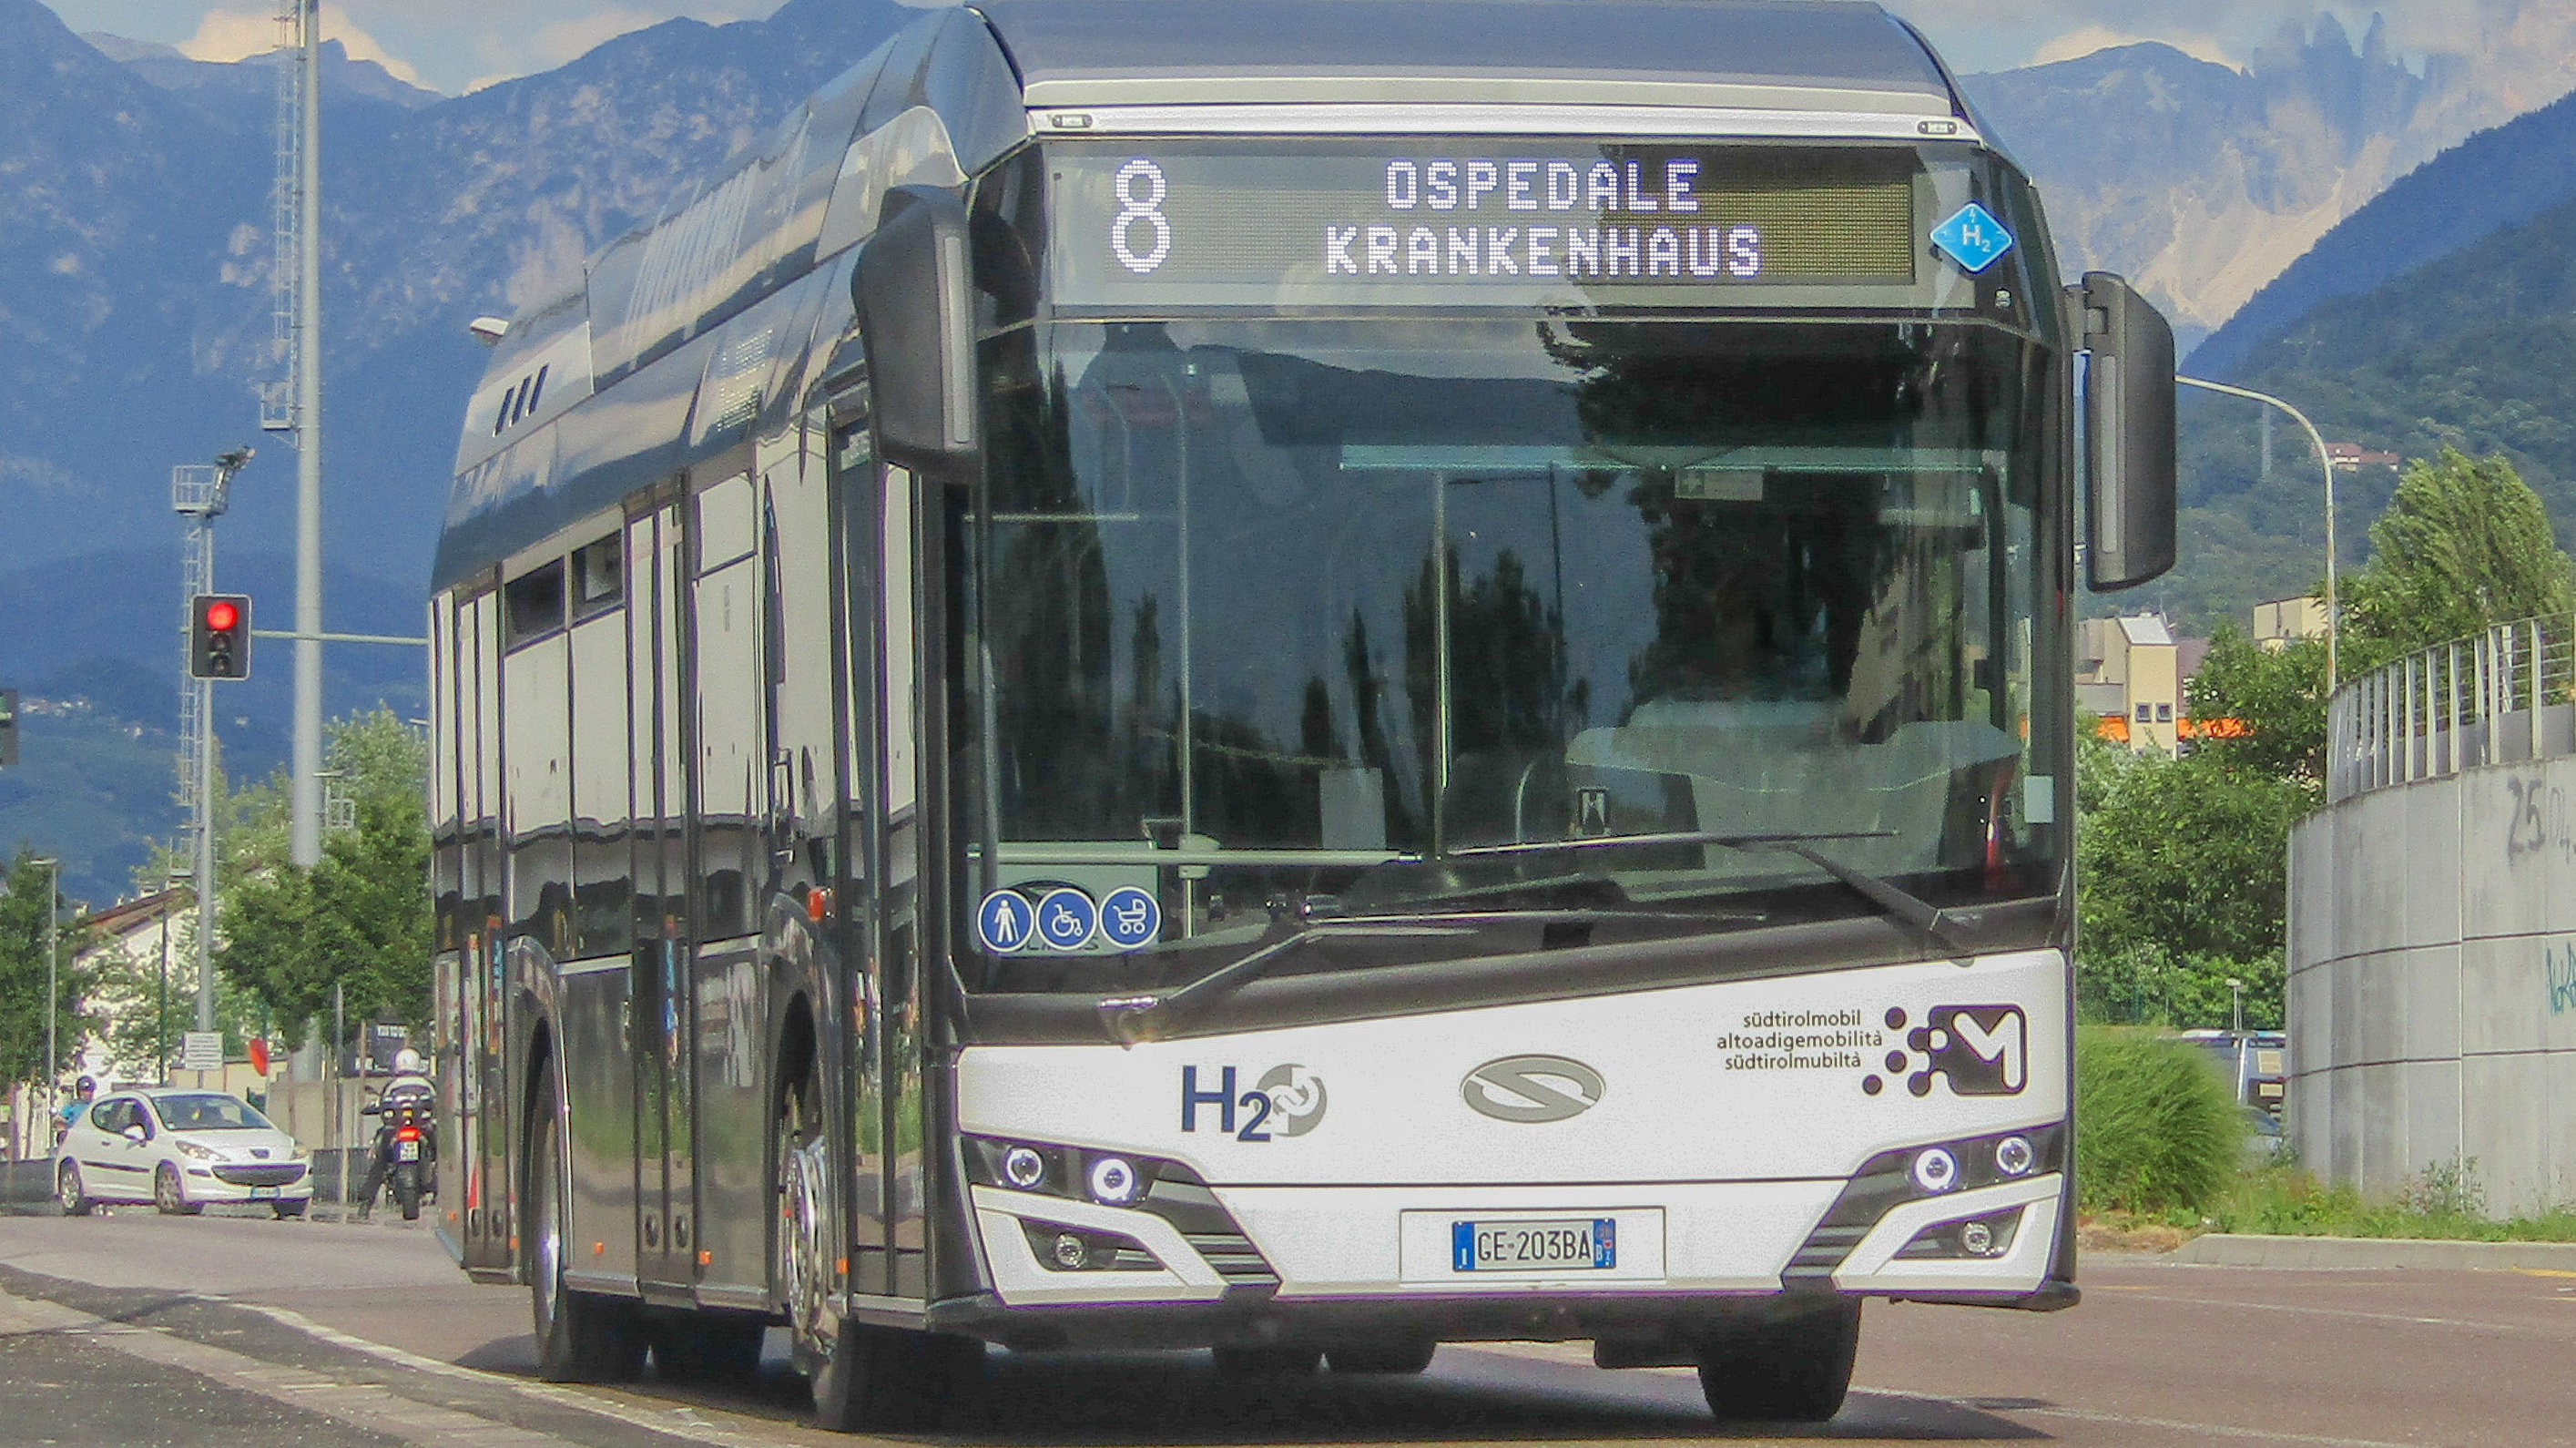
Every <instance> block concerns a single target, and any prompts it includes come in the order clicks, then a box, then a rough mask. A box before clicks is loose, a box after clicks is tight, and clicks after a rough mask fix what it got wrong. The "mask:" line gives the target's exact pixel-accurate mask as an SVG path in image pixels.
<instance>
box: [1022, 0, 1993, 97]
mask: <svg viewBox="0 0 2576 1448" xmlns="http://www.w3.org/2000/svg"><path fill="white" fill-rule="evenodd" d="M975 8H976V9H977V10H978V11H979V12H980V13H982V14H983V15H984V17H985V18H986V20H987V21H988V22H990V23H991V25H992V26H993V29H994V32H995V33H996V34H997V35H999V36H1000V38H1001V41H1002V44H1003V47H1004V48H1005V49H1006V50H1008V51H1009V53H1010V56H1011V59H1012V62H1013V63H1014V64H1015V65H1016V66H1017V67H1018V69H1019V72H1020V79H1021V83H1022V89H1023V93H1024V95H1025V97H1026V100H1027V103H1028V105H1029V106H1030V107H1031V108H1033V109H1057V108H1065V107H1085V106H1114V105H1193V104H1196V105H1208V104H1241V103H1245V102H1252V103H1261V102H1289V103H1333V102H1361V103H1368V102H1375V103H1388V102H1397V101H1415V102H1424V101H1445V102H1452V103H1458V102H1465V103H1474V102H1495V103H1509V102H1520V103H1528V102H1534V101H1535V102H1557V103H1562V102H1566V101H1572V100H1582V101H1588V102H1590V103H1594V104H1599V103H1603V102H1605V101H1606V102H1609V103H1613V104H1616V103H1620V102H1622V101H1625V102H1628V103H1640V102H1645V101H1647V100H1649V99H1651V100H1652V101H1653V102H1654V103H1659V104H1694V103H1696V104H1703V105H1706V104H1717V105H1729V106H1743V105H1767V106H1775V107H1780V106H1798V107H1820V108H1839V109H1870V110H1898V111H1904V112H1914V113H1923V114H1932V115H1943V116H1946V115H1950V114H1952V112H1953V108H1954V105H1955V99H1954V97H1953V96H1952V94H1951V90H1950V85H1949V81H1948V79H1947V77H1946V76H1944V75H1943V73H1942V71H1941V68H1940V65H1939V63H1938V62H1936V61H1935V60H1934V59H1933V58H1932V55H1931V53H1930V51H1929V50H1927V49H1926V48H1925V46H1924V44H1923V42H1922V40H1921V39H1920V38H1919V37H1917V36H1916V35H1915V34H1914V33H1913V32H1912V31H1911V30H1910V29H1908V28H1907V27H1906V26H1905V25H1904V24H1902V23H1901V22H1899V21H1897V20H1896V19H1895V18H1894V17H1892V16H1890V15H1889V14H1888V13H1887V12H1886V11H1885V10H1882V9H1880V8H1879V7H1878V6H1877V5H1875V4H1868V3H1859V0H1218V3H1209V0H981V3H979V4H977V5H976V7H975ZM1533 87H1536V88H1537V89H1536V90H1535V91H1534V90H1533ZM1784 92H1785V93H1784ZM1801 93H1803V94H1801Z"/></svg>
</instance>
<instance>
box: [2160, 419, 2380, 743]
mask: <svg viewBox="0 0 2576 1448" xmlns="http://www.w3.org/2000/svg"><path fill="white" fill-rule="evenodd" d="M2174 381H2175V382H2177V383H2180V384H2181V385H2182V386H2185V387H2197V388H2199V389H2200V390H2201V391H2203V392H2223V393H2225V394H2227V395H2228V396H2230V397H2242V398H2245V399H2247V400H2249V401H2253V402H2260V403H2262V404H2264V405H2265V406H2267V407H2277V408H2279V409H2280V410H2282V411H2283V412H2286V413H2288V414H2289V415H2290V416H2291V417H2292V418H2293V419H2294V420H2296V421H2297V422H2298V424H2299V426H2301V427H2303V428H2306V429H2307V432H2308V441H2309V442H2310V443H2312V444H2314V445H2315V447H2316V450H2317V465H2318V466H2319V467H2321V468H2323V469H2325V475H2326V692H2327V693H2328V694H2332V693H2333V692H2334V691H2335V685H2336V684H2337V683H2338V682H2340V681H2341V677H2342V675H2341V671H2340V669H2339V667H2338V666H2339V664H2340V662H2341V660H2340V659H2339V657H2338V650H2337V641H2338V639H2339V638H2340V636H2341V634H2342V630H2343V615H2342V611H2341V610H2340V609H2339V608H2337V607H2336V604H2335V494H2334V455H2333V454H2331V453H2329V452H2327V451H2326V440H2325V436H2324V435H2323V434H2321V433H2319V432H2318V431H2317V425H2316V424H2315V423H2313V422H2310V421H2308V415H2307V414H2306V413H2304V412H2301V411H2299V410H2298V409H2297V408H2295V407H2292V406H2291V405H2290V404H2288V403H2286V402H2283V401H2282V400H2281V399H2279V398H2277V397H2274V396H2273V395H2272V394H2271V393H2268V392H2257V391H2255V390H2254V389H2253V388H2250V387H2231V386H2229V385H2228V384H2226V383H2224V382H2212V381H2209V380H2208V379H2207V378H2202V377H2176V378H2174Z"/></svg>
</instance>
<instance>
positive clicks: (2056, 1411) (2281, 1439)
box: [1852, 1388, 2422, 1448]
mask: <svg viewBox="0 0 2576 1448" xmlns="http://www.w3.org/2000/svg"><path fill="white" fill-rule="evenodd" d="M1852 1391H1853V1392H1855V1393H1871V1394H1876V1395H1882V1396H1886V1397H1893V1398H1904V1397H1912V1398H1914V1399H1915V1400H1916V1401H1918V1402H1919V1401H1921V1400H1922V1395H1920V1394H1909V1393H1899V1392H1895V1391H1893V1390H1891V1389H1886V1388H1854V1389H1852ZM1941 1401H1945V1402H1948V1403H1951V1404H1953V1405H1955V1406H1957V1407H1961V1408H1970V1409H1974V1410H1975V1411H1977V1412H1980V1413H1997V1414H2005V1415H2010V1416H2015V1417H2022V1416H2027V1417H2033V1418H2068V1419H2072V1420H2073V1421H2075V1422H2078V1423H2106V1424H2110V1425H2113V1426H2116V1427H2121V1428H2155V1429H2160V1430H2162V1431H2164V1432H2167V1433H2188V1434H2192V1435H2195V1436H2198V1437H2203V1438H2239V1439H2245V1440H2247V1441H2250V1442H2256V1443H2312V1444H2316V1445H2319V1448H2422V1445H2420V1444H2412V1443H2392V1442H2388V1441H2385V1440H2383V1439H2379V1438H2338V1437H2335V1436H2333V1435H2332V1434H2327V1433H2292V1432H2287V1431H2285V1430H2282V1429H2279V1428H2239V1427H2237V1426H2235V1425H2234V1424H2232V1423H2186V1422H2184V1421H2182V1420H2181V1419H2179V1418H2139V1417H2133V1416H2131V1415H2129V1414H2127V1413H2097V1412H2093V1411H2091V1410H2089V1409H2085V1408H2055V1407H2050V1408H2023V1407H2012V1408H1990V1407H1985V1406H1982V1405H1980V1404H1979V1403H1978V1401H1977V1400H1976V1399H1974V1398H1948V1399H1943V1400H1941Z"/></svg>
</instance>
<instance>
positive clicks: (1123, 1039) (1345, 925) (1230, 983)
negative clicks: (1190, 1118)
mask: <svg viewBox="0 0 2576 1448" xmlns="http://www.w3.org/2000/svg"><path fill="white" fill-rule="evenodd" d="M1761 918H1762V917H1761V916H1759V915H1748V914H1743V913H1740V912H1709V911H1682V910H1609V909H1573V910H1565V909H1537V910H1470V911H1443V912H1440V913H1437V914H1425V915H1353V916H1346V917H1343V918H1340V919H1326V920H1317V921H1315V922H1313V923H1312V924H1310V925H1307V926H1306V927H1305V928H1303V929H1301V930H1297V931H1295V932H1292V933H1290V934H1288V935H1284V936H1281V937H1280V938H1279V939H1277V940H1274V941H1272V942H1270V943H1269V944H1268V945H1265V946H1262V947H1261V948H1260V949H1258V950H1256V951H1254V952H1252V953H1251V954H1250V955H1247V956H1245V957H1243V958H1242V959H1241V960H1238V961H1236V962H1234V963H1233V964H1232V965H1227V966H1220V967H1218V968H1217V969H1215V970H1212V971H1210V972H1208V973H1207V974H1206V975H1203V976H1200V977H1199V978H1198V979H1196V980H1194V981H1191V982H1190V983H1189V984H1187V985H1185V986H1182V987H1181V988H1180V989H1179V990H1176V991H1173V992H1172V993H1171V994H1169V995H1159V994H1155V995H1132V996H1107V997H1103V998H1102V999H1101V1000H1100V1001H1098V1002H1096V1003H1095V1004H1094V1006H1093V1009H1094V1010H1096V1011H1098V1012H1099V1013H1100V1028H1101V1029H1102V1030H1103V1031H1105V1032H1107V1033H1108V1035H1109V1039H1110V1040H1112V1041H1115V1042H1117V1043H1118V1044H1119V1045H1122V1046H1132V1045H1135V1044H1136V1043H1137V1042H1139V1041H1152V1040H1160V1039H1161V1038H1162V1037H1163V1036H1164V1035H1166V1034H1167V1033H1168V1032H1169V1031H1170V1030H1171V1028H1172V1027H1174V1026H1176V1025H1179V1024H1181V1023H1182V1022H1184V1021H1186V1020H1188V1019H1189V1018H1190V1017H1191V1016H1194V1015H1196V1014H1197V1013H1198V1012H1199V1011H1201V1010H1204V1009H1206V1008H1207V1006H1208V1005H1210V1004H1211V1003H1213V1002H1215V1001H1217V1000H1220V999H1222V998H1224V997H1226V996H1229V995H1232V994H1234V993H1235V992H1236V991H1238V990H1241V989H1242V988H1243V987H1245V986H1247V985H1250V984H1251V983H1252V982H1254V981H1256V980H1258V979H1260V978H1261V977H1262V976H1264V975H1266V974H1268V973H1269V971H1270V968H1271V967H1272V966H1274V965H1276V964H1278V963H1279V962H1280V961H1282V960H1284V959H1286V958H1287V957H1288V956H1289V955H1291V954H1292V953H1294V952H1295V951H1297V950H1298V949H1299V948H1300V947H1303V946H1305V945H1308V944H1311V943H1313V942H1315V941H1318V940H1437V939H1454V938H1456V937H1458V936H1462V935H1473V934H1475V933H1476V932H1477V931H1479V930H1482V929H1484V928H1485V927H1487V926H1492V925H1600V924H1608V923H1613V922H1616V923H1621V924H1626V923H1630V922H1638V921H1642V922H1645V923H1648V924H1657V925H1689V926H1703V925H1725V924H1741V923H1743V922H1745V921H1748V920H1759V919H1761Z"/></svg>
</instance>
